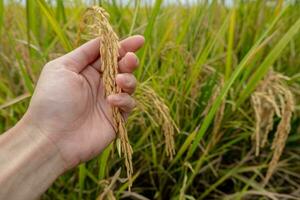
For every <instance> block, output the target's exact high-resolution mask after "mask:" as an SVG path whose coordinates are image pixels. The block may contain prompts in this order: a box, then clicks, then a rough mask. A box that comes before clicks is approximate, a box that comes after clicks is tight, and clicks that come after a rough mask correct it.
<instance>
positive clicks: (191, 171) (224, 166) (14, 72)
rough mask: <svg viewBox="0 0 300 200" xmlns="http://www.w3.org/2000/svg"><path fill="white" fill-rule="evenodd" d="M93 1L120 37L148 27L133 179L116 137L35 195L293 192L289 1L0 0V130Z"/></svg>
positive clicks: (297, 135)
mask: <svg viewBox="0 0 300 200" xmlns="http://www.w3.org/2000/svg"><path fill="white" fill-rule="evenodd" d="M92 5H101V6H102V7H103V8H105V9H106V11H107V12H108V13H109V14H110V23H111V24H112V25H113V28H114V30H115V31H116V33H117V35H118V36H119V37H120V38H125V37H127V36H130V35H133V34H143V35H144V36H145V38H146V43H145V46H144V47H143V49H142V50H140V51H139V53H138V56H139V59H140V68H139V69H138V70H137V72H136V74H135V75H136V77H137V79H138V81H139V85H138V88H137V91H136V93H135V97H136V100H137V108H136V109H135V110H134V112H133V113H132V115H131V116H130V117H129V119H128V122H127V125H126V126H127V131H128V136H129V140H130V143H131V146H132V149H133V154H132V162H133V175H132V180H133V185H132V188H131V191H129V190H128V185H129V182H128V180H127V179H126V177H127V176H126V168H125V166H124V158H123V157H120V156H119V153H118V150H117V149H118V147H117V146H118V144H117V143H115V144H111V145H110V146H109V147H108V148H107V149H106V150H105V151H104V152H103V153H102V154H101V155H99V156H98V157H97V158H95V159H93V160H91V161H89V162H88V163H84V164H81V165H80V166H79V167H78V168H76V169H73V170H71V171H70V172H68V173H66V174H64V175H63V176H62V177H60V178H59V179H58V180H57V181H56V182H55V183H54V184H53V186H52V187H51V188H50V189H49V190H48V191H47V192H46V193H45V194H44V195H43V197H42V199H59V200H63V199H97V198H98V199H124V198H125V199H126V198H127V199H141V200H144V199H161V200H162V199H179V200H183V199H190V200H192V199H228V200H229V199H272V200H275V199H280V200H281V199H300V128H299V127H300V126H299V125H300V104H299V103H300V101H299V100H300V2H299V1H296V0H294V1H284V0H277V1H275V0H263V1H262V0H236V1H235V3H234V4H230V5H229V4H228V1H221V0H212V1H208V0H207V1H205V0H203V1H198V2H197V3H196V1H191V2H188V1H187V2H186V3H183V2H182V1H178V2H175V1H174V2H173V3H167V2H164V1H162V0H156V1H151V2H149V1H140V0H136V1H116V0H111V1H80V0H74V1H63V0H53V1H46V0H27V1H26V2H24V1H17V0H7V1H4V0H0V132H4V131H5V130H7V129H9V128H10V127H12V126H13V125H14V124H15V123H16V122H17V121H18V120H19V119H20V118H21V117H22V115H23V114H24V112H25V111H26V108H27V106H28V103H29V100H30V96H31V94H32V93H33V91H34V87H35V83H36V81H37V80H38V76H39V73H40V71H41V69H42V67H43V66H44V64H45V63H47V62H48V61H49V60H51V59H53V58H56V57H58V56H60V55H63V54H64V53H66V52H68V51H70V50H72V49H73V48H75V47H76V46H78V45H79V44H81V43H83V42H85V41H87V40H88V39H91V38H92V37H93V36H92V35H91V34H89V33H87V32H86V31H82V30H81V22H82V16H83V13H84V12H85V10H86V9H87V8H88V7H89V6H92ZM79 32H80V33H81V34H79Z"/></svg>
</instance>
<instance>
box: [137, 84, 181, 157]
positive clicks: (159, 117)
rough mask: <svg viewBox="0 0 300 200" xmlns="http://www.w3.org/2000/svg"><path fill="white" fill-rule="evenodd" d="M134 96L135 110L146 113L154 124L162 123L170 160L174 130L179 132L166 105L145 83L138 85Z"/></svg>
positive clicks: (173, 153)
mask: <svg viewBox="0 0 300 200" xmlns="http://www.w3.org/2000/svg"><path fill="white" fill-rule="evenodd" d="M135 97H136V101H137V109H136V110H137V111H141V112H142V113H146V114H147V116H149V118H150V121H151V123H153V124H154V125H156V126H158V124H159V125H162V131H163V134H164V138H165V151H166V154H167V156H168V157H169V158H170V160H171V159H173V156H174V155H175V142H174V137H175V132H179V130H178V128H177V126H176V124H175V122H174V120H173V119H172V117H171V115H170V111H169V108H168V106H167V105H166V104H165V103H164V100H163V99H162V98H161V97H160V96H159V95H158V94H157V93H156V92H155V91H154V90H153V89H152V88H151V87H150V86H148V85H147V84H146V83H142V84H140V85H139V86H138V88H137V91H136V93H135Z"/></svg>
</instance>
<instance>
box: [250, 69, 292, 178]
mask: <svg viewBox="0 0 300 200" xmlns="http://www.w3.org/2000/svg"><path fill="white" fill-rule="evenodd" d="M287 79H288V78H287V77H285V76H283V75H281V74H279V73H276V72H274V71H270V72H269V73H268V75H267V76H266V78H265V79H264V80H263V81H261V83H260V84H259V86H258V87H257V88H256V91H255V92H254V93H253V94H252V96H251V103H252V107H253V109H254V113H255V121H256V124H255V132H254V134H253V139H254V142H255V149H256V155H259V151H260V148H261V147H264V146H266V144H267V141H268V134H269V132H270V131H271V130H272V129H273V124H274V117H275V115H276V116H277V117H279V118H281V120H280V122H279V124H278V126H277V128H276V132H275V138H274V139H273V142H272V147H271V148H272V150H273V157H272V160H271V161H270V163H269V168H268V171H267V174H266V177H265V179H264V184H267V183H268V181H269V180H270V178H271V177H272V175H273V174H274V172H275V170H276V167H277V165H278V162H279V159H280V156H281V154H282V152H283V149H284V147H285V143H286V140H287V138H288V135H289V132H290V128H291V127H290V124H291V119H292V114H293V111H294V107H295V104H294V97H293V94H292V92H291V91H290V89H289V88H288V87H287V86H286V84H285V83H284V80H287Z"/></svg>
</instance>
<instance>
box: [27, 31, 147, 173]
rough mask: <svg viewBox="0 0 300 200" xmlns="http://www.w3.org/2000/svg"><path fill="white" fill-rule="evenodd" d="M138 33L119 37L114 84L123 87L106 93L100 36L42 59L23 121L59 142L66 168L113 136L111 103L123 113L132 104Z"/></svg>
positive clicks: (141, 40) (92, 154)
mask: <svg viewBox="0 0 300 200" xmlns="http://www.w3.org/2000/svg"><path fill="white" fill-rule="evenodd" d="M143 43H144V38H143V37H142V36H133V37H129V38H127V39H125V40H123V41H122V42H120V46H121V48H120V51H119V53H120V60H119V72H120V74H118V75H117V77H116V82H117V85H118V86H119V87H120V88H122V91H123V93H121V94H114V95H111V96H108V98H107V99H106V98H104V87H103V83H102V80H101V76H100V73H99V71H100V59H99V56H101V55H99V38H98V39H94V40H91V41H89V42H87V43H86V44H84V45H82V46H81V47H79V48H77V49H75V50H74V51H72V52H70V53H68V54H66V55H64V56H62V57H59V58H57V59H56V60H53V61H51V62H49V63H48V64H46V66H45V67H44V69H43V70H42V73H41V76H40V79H39V81H38V83H37V86H36V89H35V92H34V94H33V96H32V99H31V102H30V106H29V108H28V111H27V112H26V114H25V115H24V117H23V119H22V121H23V123H25V124H28V125H30V126H32V127H34V128H35V129H37V130H39V131H38V132H39V133H41V135H43V136H45V138H46V139H47V140H49V141H51V143H52V144H53V146H55V148H57V150H58V151H59V152H60V154H61V156H62V158H63V160H64V162H65V163H64V164H65V167H66V169H70V168H72V167H74V166H76V165H78V164H79V163H80V162H85V161H87V160H89V159H91V158H93V157H95V156H96V155H98V154H99V153H100V152H101V151H102V150H103V149H104V148H105V147H106V146H107V145H108V144H110V143H111V142H112V140H113V139H114V138H115V137H116V134H115V131H114V129H113V127H112V125H111V122H112V113H111V106H117V107H119V108H120V110H122V112H123V115H124V116H126V115H128V113H129V112H130V111H131V110H132V109H133V108H134V106H135V101H134V100H133V98H132V97H131V96H130V95H131V94H132V93H133V92H134V90H135V87H136V79H135V77H134V75H133V74H132V72H133V71H134V69H135V68H136V67H137V66H138V59H137V57H136V55H135V54H134V53H131V52H135V51H137V50H138V49H139V48H140V47H141V46H142V45H143Z"/></svg>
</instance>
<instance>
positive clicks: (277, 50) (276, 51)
mask: <svg viewBox="0 0 300 200" xmlns="http://www.w3.org/2000/svg"><path fill="white" fill-rule="evenodd" d="M299 29H300V18H299V19H298V20H297V21H296V22H295V23H294V25H293V26H292V27H291V28H290V29H289V30H288V32H287V33H286V34H285V35H284V36H283V37H282V38H281V40H280V41H279V42H278V43H277V45H276V46H275V47H274V48H272V51H271V52H270V53H269V54H268V56H267V57H266V59H265V60H264V61H263V63H262V64H261V65H260V66H259V67H258V69H257V71H256V72H255V73H254V74H253V76H252V77H251V79H250V80H249V82H248V84H247V86H246V88H244V89H243V91H242V93H241V95H240V98H239V99H238V101H237V106H239V105H241V104H242V103H243V102H244V101H245V100H246V99H247V98H248V97H249V95H250V94H251V93H252V91H253V90H254V89H255V88H256V86H257V85H258V83H259V81H260V80H261V79H262V78H263V77H264V76H265V75H266V73H267V72H268V70H269V69H270V67H271V66H272V65H273V63H274V62H275V61H276V59H277V58H278V57H279V56H280V55H281V53H282V51H283V50H284V48H285V47H286V46H287V45H288V43H289V42H290V41H291V40H292V39H293V38H294V36H295V35H296V34H297V33H298V31H299Z"/></svg>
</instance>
